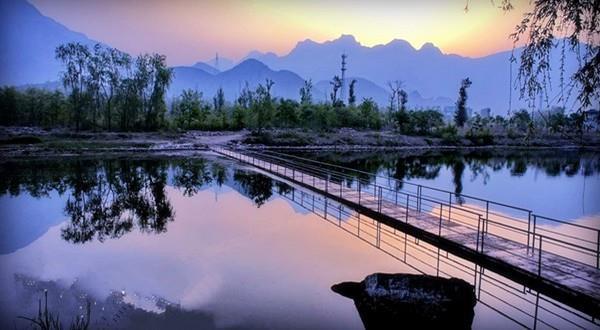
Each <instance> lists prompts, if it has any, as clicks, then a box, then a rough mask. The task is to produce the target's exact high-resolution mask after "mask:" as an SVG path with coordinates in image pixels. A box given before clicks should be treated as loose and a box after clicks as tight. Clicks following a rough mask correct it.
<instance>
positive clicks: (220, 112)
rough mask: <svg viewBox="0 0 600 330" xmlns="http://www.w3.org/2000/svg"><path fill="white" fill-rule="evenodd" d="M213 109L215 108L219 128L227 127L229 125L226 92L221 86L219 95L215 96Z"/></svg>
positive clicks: (218, 91)
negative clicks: (226, 111)
mask: <svg viewBox="0 0 600 330" xmlns="http://www.w3.org/2000/svg"><path fill="white" fill-rule="evenodd" d="M213 109H214V110H215V117H216V120H217V126H218V127H217V128H219V129H223V128H225V127H226V126H227V114H226V113H225V92H224V91H223V88H222V87H219V89H218V90H217V95H215V97H214V98H213Z"/></svg>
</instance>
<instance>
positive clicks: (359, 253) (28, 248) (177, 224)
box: [0, 153, 600, 329]
mask: <svg viewBox="0 0 600 330" xmlns="http://www.w3.org/2000/svg"><path fill="white" fill-rule="evenodd" d="M309 156H310V157H312V158H315V159H322V160H327V161H331V162H336V163H339V164H343V165H348V166H352V167H355V168H361V169H365V170H367V171H369V172H379V173H380V174H382V175H389V176H392V177H396V178H403V179H405V180H407V181H410V182H419V183H423V184H427V185H433V186H437V187H440V188H444V189H450V190H453V191H457V190H460V193H463V194H472V195H482V196H484V197H486V198H493V199H499V200H501V201H504V202H508V203H514V204H518V205H527V206H531V205H532V206H531V207H532V208H534V209H535V210H536V211H538V212H540V213H543V214H548V215H552V216H555V217H560V218H563V219H569V220H570V221H579V220H580V219H582V218H587V219H592V221H596V220H595V219H598V218H597V217H598V215H600V205H599V204H600V203H598V202H597V201H598V200H600V161H599V156H598V155H597V154H578V153H568V154H557V153H552V154H550V155H549V154H532V153H530V154H519V155H514V154H512V155H501V156H498V155H496V156H493V157H492V156H490V155H481V154H477V155H475V154H469V155H461V156H453V155H451V154H425V155H406V154H404V155H400V154H385V155H383V154H358V153H352V154H349V153H346V154H311V155H309ZM459 174H460V175H459ZM0 176H1V177H2V181H0V219H1V220H0V235H1V236H0V291H1V292H2V293H3V294H2V295H0V328H13V327H14V326H16V327H17V328H20V327H25V326H27V322H26V321H23V320H20V319H17V318H16V317H17V316H19V315H22V316H29V317H31V316H34V315H35V314H36V313H37V308H38V307H37V306H38V299H40V297H42V296H43V292H44V290H47V292H48V301H49V306H50V309H51V310H52V311H55V312H59V313H60V316H61V320H63V322H65V323H68V322H70V321H71V319H73V318H74V317H77V315H81V314H85V304H86V303H85V302H86V301H90V302H91V307H90V310H91V315H92V325H93V326H95V327H99V328H103V327H104V328H115V327H121V328H128V327H134V328H148V327H155V328H161V327H170V328H186V327H187V328H198V327H203V328H273V329H280V328H299V329H305V328H327V329H335V328H338V329H351V328H361V327H362V323H361V321H360V318H359V316H358V314H357V312H356V310H355V307H354V304H353V303H352V301H350V300H348V299H346V298H343V297H341V296H339V295H337V294H335V293H333V292H332V291H331V290H330V287H331V285H333V284H335V283H338V282H341V281H348V280H361V279H362V278H364V277H365V276H366V275H368V274H370V273H373V272H408V273H428V274H439V275H443V276H458V277H462V278H464V279H465V280H468V281H470V282H473V281H475V282H477V283H479V286H478V291H479V292H478V296H479V299H480V300H479V303H478V304H477V306H476V308H475V312H476V313H475V320H474V323H473V326H474V327H475V328H519V327H523V326H525V327H533V326H534V323H536V326H537V327H540V328H545V327H562V328H565V327H568V328H573V327H577V326H582V327H586V328H590V327H594V324H593V323H590V322H589V318H588V317H586V316H585V315H579V314H580V313H578V312H577V311H571V310H570V309H569V308H567V307H565V306H562V305H561V304H560V303H557V302H555V301H552V300H551V299H549V298H546V297H544V296H537V295H536V294H535V292H531V291H529V290H524V291H523V289H524V288H523V287H522V286H520V285H519V284H516V283H513V282H511V281H510V280H508V279H505V278H502V277H501V276H499V275H496V274H494V273H493V272H491V271H486V272H485V273H484V274H482V273H481V272H480V270H477V268H475V267H474V266H473V265H472V264H470V263H468V262H466V261H464V260H460V259H459V258H457V257H453V256H452V255H446V254H445V252H443V251H441V252H439V251H438V250H437V249H434V248H433V247H431V246H428V245H427V244H424V243H422V242H421V243H417V241H416V240H414V239H412V238H410V237H405V236H404V234H401V233H399V232H398V233H395V232H394V233H392V232H391V229H390V232H389V240H388V242H389V245H388V246H387V247H380V248H376V247H375V244H374V241H373V231H372V229H373V228H374V225H373V222H372V221H371V220H370V219H368V218H365V217H359V216H358V215H357V214H355V213H354V212H353V211H351V210H348V209H346V208H344V207H339V206H337V205H336V204H335V203H333V202H330V204H329V205H330V211H328V212H331V213H328V214H327V217H326V219H325V214H324V213H323V212H322V210H323V208H322V207H319V205H323V203H324V202H325V200H324V199H323V198H322V197H320V196H316V195H313V194H312V193H310V192H306V191H302V190H299V189H293V188H292V187H291V186H289V185H287V184H285V183H282V182H278V181H276V180H272V179H271V178H269V177H267V176H264V175H262V174H259V173H256V172H253V171H252V170H251V169H250V168H246V167H242V166H239V165H237V164H235V163H232V162H229V161H227V160H224V159H220V158H215V157H214V156H211V155H200V156H197V157H193V158H187V159H184V158H181V157H179V158H178V157H175V158H173V157H171V158H168V157H135V158H132V157H129V158H114V159H105V160H98V159H73V158H71V159H60V160H43V161H42V160H35V161H18V162H16V161H15V162H7V161H5V162H3V163H2V164H0ZM315 205H316V206H315ZM320 210H321V211H320ZM331 210H334V211H331ZM356 224H358V226H359V228H358V230H355V228H356ZM361 226H362V227H361ZM400 245H402V246H403V248H402V251H404V252H403V254H402V255H400V254H398V253H395V252H394V251H396V250H399V249H398V247H399V246H400ZM536 310H537V313H538V320H537V321H536V320H535V317H534V315H535V313H536Z"/></svg>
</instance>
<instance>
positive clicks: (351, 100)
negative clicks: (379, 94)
mask: <svg viewBox="0 0 600 330" xmlns="http://www.w3.org/2000/svg"><path fill="white" fill-rule="evenodd" d="M355 84H356V79H352V81H351V82H350V89H349V92H348V105H349V106H351V107H353V106H354V104H355V103H356V94H355V91H354V85H355Z"/></svg>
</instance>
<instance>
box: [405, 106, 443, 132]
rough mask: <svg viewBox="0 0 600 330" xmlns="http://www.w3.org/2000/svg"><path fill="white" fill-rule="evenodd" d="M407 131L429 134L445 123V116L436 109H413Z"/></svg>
mask: <svg viewBox="0 0 600 330" xmlns="http://www.w3.org/2000/svg"><path fill="white" fill-rule="evenodd" d="M408 116H409V124H408V125H407V132H409V133H416V134H419V135H427V134H430V133H432V132H434V131H435V130H436V129H437V128H439V127H442V126H443V125H444V116H443V115H442V114H441V113H440V112H439V111H436V110H422V111H411V112H410V113H409V115H408Z"/></svg>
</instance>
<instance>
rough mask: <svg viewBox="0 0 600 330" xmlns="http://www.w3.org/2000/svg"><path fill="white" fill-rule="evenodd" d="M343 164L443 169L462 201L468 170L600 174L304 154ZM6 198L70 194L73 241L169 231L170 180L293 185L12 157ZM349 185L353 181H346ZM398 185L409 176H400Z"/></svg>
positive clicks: (186, 162)
mask: <svg viewBox="0 0 600 330" xmlns="http://www.w3.org/2000/svg"><path fill="white" fill-rule="evenodd" d="M304 156H309V157H311V158H313V159H317V160H321V161H325V162H330V163H336V164H339V165H342V166H345V167H350V168H355V169H359V170H362V171H365V172H368V173H356V172H352V171H347V170H344V169H340V170H341V171H345V172H347V173H348V174H352V175H354V176H355V177H354V179H356V180H360V184H361V185H367V184H369V183H371V182H373V180H374V176H373V175H372V174H369V173H376V172H377V173H381V172H382V171H383V172H384V174H386V175H388V176H389V177H393V178H395V179H399V180H407V179H413V178H418V179H434V178H436V177H438V176H439V175H440V172H441V169H442V168H444V167H446V168H448V169H449V170H450V172H451V174H452V176H453V179H452V182H453V184H454V192H455V193H456V195H457V202H458V203H461V202H462V200H461V197H460V195H461V194H462V192H463V180H464V177H465V175H464V174H465V171H470V172H471V178H472V179H475V178H476V177H477V176H483V178H484V184H485V183H486V182H487V180H488V178H489V176H490V174H489V173H490V171H491V172H496V171H500V170H503V169H508V172H509V173H510V174H511V175H515V176H521V175H523V174H525V173H526V171H527V170H528V169H531V168H534V169H542V170H543V171H544V172H545V173H546V174H547V175H548V176H558V175H561V174H563V173H564V175H566V176H575V175H583V176H591V175H595V174H596V173H598V172H600V157H599V156H598V154H595V153H573V152H567V151H564V152H563V151H561V153H559V154H557V153H556V151H548V152H542V153H527V152H513V153H508V154H501V155H497V154H492V153H490V152H483V153H482V152H477V153H466V154H465V153H460V152H434V153H431V152H428V153H421V154H412V155H410V154H408V155H407V154H393V153H376V154H374V153H363V154H360V153H335V154H327V153H318V154H309V155H304ZM0 177H2V178H3V179H2V180H0V196H2V195H11V196H17V195H19V194H20V193H21V192H27V193H29V194H30V195H31V196H33V197H36V198H43V197H49V196H50V193H52V192H56V193H58V194H60V195H65V196H67V201H66V205H65V207H64V212H65V215H67V216H68V217H69V222H68V224H67V225H65V226H64V227H63V228H62V232H61V234H62V237H63V239H65V240H66V241H69V242H72V243H86V242H90V241H93V240H98V241H105V240H106V239H113V238H119V237H122V236H123V235H125V234H126V233H129V232H131V231H132V230H134V229H135V228H137V230H139V231H141V232H144V233H155V234H158V233H163V232H166V231H167V225H168V223H169V222H172V221H174V218H175V212H174V210H173V206H172V205H171V202H170V201H169V198H168V194H167V192H166V188H167V186H172V187H174V188H175V189H178V190H179V191H181V193H182V194H183V195H184V196H188V197H191V196H194V195H195V194H197V193H198V192H199V191H200V190H201V189H204V188H205V187H207V186H210V185H216V186H219V187H220V186H222V185H227V186H230V187H232V188H233V189H236V190H237V191H239V192H240V193H241V194H242V195H244V196H246V197H248V198H249V199H250V200H252V201H253V202H254V203H255V204H256V206H257V207H261V206H262V205H264V204H265V203H266V202H267V201H268V200H269V198H271V196H272V195H273V193H274V191H276V192H279V193H285V192H286V191H289V189H291V188H290V187H289V186H288V185H286V184H283V183H279V182H276V181H273V180H272V179H270V178H269V177H267V176H264V175H262V174H258V173H255V172H252V171H246V170H241V169H232V168H230V167H227V166H225V165H224V164H223V163H222V162H221V161H217V160H211V161H207V160H205V159H202V158H191V159H190V158H172V159H166V158H144V159H135V158H134V159H132V158H131V157H130V158H128V159H108V160H98V159H67V160H65V159H60V160H57V161H43V163H42V161H39V160H38V161H35V160H29V161H5V162H3V163H0ZM346 183H347V184H350V182H346ZM397 185H398V187H397V188H398V189H402V188H403V187H402V182H401V181H397Z"/></svg>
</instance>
